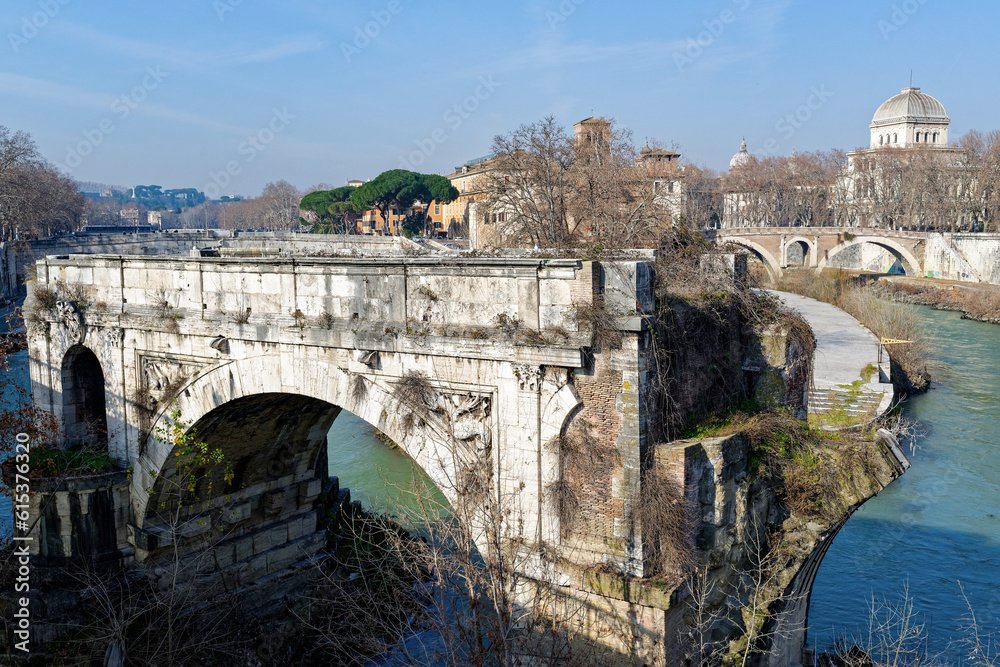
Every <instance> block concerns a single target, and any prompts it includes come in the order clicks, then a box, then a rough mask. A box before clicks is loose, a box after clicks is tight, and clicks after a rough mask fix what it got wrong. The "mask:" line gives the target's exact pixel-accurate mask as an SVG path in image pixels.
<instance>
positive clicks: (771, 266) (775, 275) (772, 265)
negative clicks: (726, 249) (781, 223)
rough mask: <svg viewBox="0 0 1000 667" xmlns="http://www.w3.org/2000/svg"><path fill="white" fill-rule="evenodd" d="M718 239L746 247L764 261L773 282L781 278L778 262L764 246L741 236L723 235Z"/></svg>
mask: <svg viewBox="0 0 1000 667" xmlns="http://www.w3.org/2000/svg"><path fill="white" fill-rule="evenodd" d="M720 240H721V241H722V242H723V243H724V244H726V243H731V244H735V245H739V246H742V247H744V248H746V249H747V250H749V251H750V252H752V253H753V254H754V255H756V256H757V257H758V258H759V259H760V260H761V261H762V262H763V263H764V268H766V269H767V274H768V276H770V278H771V280H772V281H773V282H774V283H776V284H777V282H778V281H779V280H781V276H782V271H781V266H780V265H779V264H778V260H776V259H775V258H774V255H772V254H771V253H770V252H769V251H768V250H767V249H766V248H765V247H764V246H762V245H760V244H759V243H755V242H754V241H751V240H750V239H747V238H744V237H742V236H724V237H722V238H721V239H720Z"/></svg>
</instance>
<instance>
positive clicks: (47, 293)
mask: <svg viewBox="0 0 1000 667" xmlns="http://www.w3.org/2000/svg"><path fill="white" fill-rule="evenodd" d="M34 297H35V305H36V307H38V308H44V309H45V310H52V309H53V308H55V307H56V301H58V300H59V295H58V294H56V291H55V290H54V289H51V288H50V287H46V286H44V285H36V286H35V290H34Z"/></svg>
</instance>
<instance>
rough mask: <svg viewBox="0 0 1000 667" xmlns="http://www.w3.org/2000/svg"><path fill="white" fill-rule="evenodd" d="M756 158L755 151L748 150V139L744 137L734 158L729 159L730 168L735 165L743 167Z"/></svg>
mask: <svg viewBox="0 0 1000 667" xmlns="http://www.w3.org/2000/svg"><path fill="white" fill-rule="evenodd" d="M754 159H755V158H754V155H753V153H750V152H749V151H747V140H746V139H744V140H743V141H742V142H741V143H740V150H739V152H738V153H736V155H734V156H733V159H732V160H730V161H729V168H730V169H733V168H735V167H742V166H743V165H746V164H750V163H751V162H753V160H754Z"/></svg>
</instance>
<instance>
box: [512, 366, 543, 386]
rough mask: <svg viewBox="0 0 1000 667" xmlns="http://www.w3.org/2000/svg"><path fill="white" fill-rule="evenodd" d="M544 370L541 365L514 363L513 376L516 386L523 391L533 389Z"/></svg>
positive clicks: (537, 384)
mask: <svg viewBox="0 0 1000 667" xmlns="http://www.w3.org/2000/svg"><path fill="white" fill-rule="evenodd" d="M543 375H544V371H543V369H542V367H541V366H533V365H529V364H514V377H516V378H517V386H518V387H519V388H520V389H522V390H524V391H535V390H536V389H538V387H539V384H540V383H541V381H542V376H543Z"/></svg>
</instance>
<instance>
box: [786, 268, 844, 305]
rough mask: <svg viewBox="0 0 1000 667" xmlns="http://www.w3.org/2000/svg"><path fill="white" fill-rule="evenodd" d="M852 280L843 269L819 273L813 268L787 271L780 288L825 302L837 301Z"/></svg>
mask: <svg viewBox="0 0 1000 667" xmlns="http://www.w3.org/2000/svg"><path fill="white" fill-rule="evenodd" d="M852 282H853V281H852V278H851V277H850V276H849V275H848V274H846V273H844V272H842V271H824V272H822V273H821V274H819V275H817V274H816V272H815V271H812V270H802V271H786V272H785V275H784V276H783V277H782V279H781V282H780V283H779V284H778V289H779V290H781V291H782V292H792V293H793V294H799V295H801V296H807V297H809V298H810V299H816V300H817V301H823V302H824V303H837V300H838V299H839V298H840V296H841V295H842V294H843V293H844V291H845V290H846V289H848V288H849V287H850V286H851V285H852Z"/></svg>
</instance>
